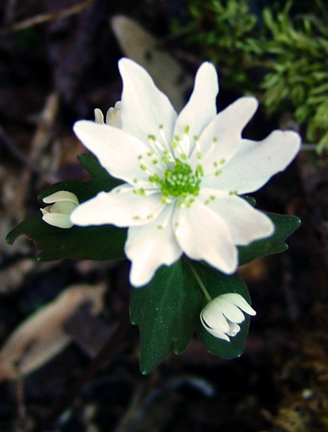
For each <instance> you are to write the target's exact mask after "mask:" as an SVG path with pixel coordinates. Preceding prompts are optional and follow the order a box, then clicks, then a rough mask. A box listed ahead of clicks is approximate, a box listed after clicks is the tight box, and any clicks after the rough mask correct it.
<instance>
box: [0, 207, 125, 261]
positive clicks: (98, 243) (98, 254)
mask: <svg viewBox="0 0 328 432" xmlns="http://www.w3.org/2000/svg"><path fill="white" fill-rule="evenodd" d="M41 216H42V215H41V213H40V214H35V215H34V216H32V217H30V218H29V219H26V220H25V221H23V222H22V223H20V224H19V225H18V226H17V227H16V228H14V229H13V230H12V231H11V232H10V233H9V234H8V236H7V242H8V243H9V244H13V242H14V241H15V240H16V239H17V237H19V236H21V235H26V236H27V237H28V238H29V239H30V240H33V242H34V243H35V244H36V247H37V248H38V249H39V250H41V253H40V255H39V259H40V260H41V261H55V260H60V259H66V258H67V259H77V260H79V259H81V260H100V261H103V260H117V259H124V258H125V255H124V244H125V241H126V229H122V228H116V227H114V226H112V225H103V226H95V227H85V228H81V227H75V226H74V227H72V228H69V229H62V228H57V227H53V226H51V225H49V224H47V223H45V222H44V221H43V220H42V218H41Z"/></svg>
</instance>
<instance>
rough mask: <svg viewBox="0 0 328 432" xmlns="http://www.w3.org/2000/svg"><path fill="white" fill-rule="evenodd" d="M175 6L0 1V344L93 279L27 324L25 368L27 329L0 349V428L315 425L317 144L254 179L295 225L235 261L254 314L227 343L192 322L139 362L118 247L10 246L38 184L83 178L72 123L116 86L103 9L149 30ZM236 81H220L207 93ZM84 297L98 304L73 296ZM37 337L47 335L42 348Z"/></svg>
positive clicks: (325, 419)
mask: <svg viewBox="0 0 328 432" xmlns="http://www.w3.org/2000/svg"><path fill="white" fill-rule="evenodd" d="M55 3H56V5H54V4H55ZM119 3H120V4H119ZM76 5H78V7H76ZM183 7H184V6H183V2H180V1H178V2H176V1H174V0H171V1H158V2H156V1H146V0H143V1H139V2H133V1H129V0H124V1H122V2H108V1H107V2H106V1H105V0H89V1H80V2H79V3H78V2H76V1H72V0H61V1H57V2H51V1H50V0H40V1H30V2H27V1H26V2H23V1H19V0H16V1H15V0H11V1H9V0H8V1H5V2H4V3H3V4H2V5H1V6H0V18H1V22H2V25H1V27H0V187H1V193H0V247H1V249H0V254H1V255H0V341H1V344H4V342H5V341H6V340H7V339H8V337H9V336H10V335H11V334H12V332H13V331H14V330H15V329H16V328H17V327H18V326H19V325H21V324H22V323H24V321H25V320H26V318H27V317H29V316H31V315H33V314H34V313H35V311H37V310H39V309H40V308H42V307H45V305H47V304H48V303H49V302H51V301H52V300H54V299H55V298H56V297H57V296H58V295H59V294H60V293H62V292H63V291H65V290H66V289H67V287H70V286H72V285H74V286H75V287H77V289H78V290H81V292H82V291H83V287H84V288H86V289H90V287H93V286H96V287H95V289H96V290H98V291H97V292H99V296H97V295H95V297H94V298H92V300H90V299H89V297H88V295H89V294H87V300H85V299H84V300H83V298H82V300H81V298H80V297H78V299H77V300H76V299H75V300H76V303H74V302H75V300H74V301H73V300H72V303H70V306H71V308H70V309H69V310H67V311H66V309H65V313H64V318H63V317H62V316H61V317H58V315H56V314H55V315H54V318H53V321H52V322H51V324H50V325H49V324H48V327H44V328H40V327H39V328H38V329H37V330H36V333H33V334H32V336H31V334H30V336H29V337H30V339H28V340H29V343H30V344H32V342H33V340H34V338H36V337H40V340H39V343H38V344H36V345H34V348H33V349H34V350H35V352H34V360H35V361H36V362H37V363H38V364H39V366H38V367H37V368H36V369H33V367H32V366H26V369H24V368H23V369H21V368H20V366H21V365H22V364H24V361H25V362H26V358H25V357H27V356H28V355H29V349H31V347H30V345H29V343H27V344H26V345H24V344H23V348H22V349H21V351H19V349H18V347H17V345H15V347H12V351H10V353H9V354H8V353H7V351H6V353H7V354H6V353H5V355H3V354H1V352H0V380H1V382H0V431H3V432H9V431H19V432H37V431H39V432H41V431H50V430H54V431H55V430H56V431H61V432H64V431H70V432H96V431H99V432H101V431H106V432H110V431H115V432H128V431H131V432H132V431H133V432H138V431H140V432H143V431H147V432H166V431H170V432H178V431H179V432H180V431H192V432H198V431H206V432H211V431H222V432H228V431H229V432H230V431H233V432H319V431H328V289H327V284H328V266H327V264H328V165H327V162H326V159H325V158H324V157H321V158H319V157H318V156H316V155H315V154H314V152H306V151H302V152H301V153H300V154H299V156H298V157H297V159H296V160H295V161H294V162H293V163H292V165H291V166H290V167H289V168H288V169H287V170H286V171H285V172H284V173H281V174H279V175H277V176H276V177H275V178H273V179H272V180H271V181H270V182H269V184H268V185H266V186H265V187H264V188H263V189H262V190H261V191H260V192H258V193H256V194H255V195H254V197H255V198H256V200H257V202H258V206H259V208H262V209H265V210H266V211H272V212H276V213H284V214H290V215H296V216H298V217H300V218H301V220H302V226H301V228H300V229H299V230H298V231H296V233H295V234H293V236H292V237H291V238H290V239H288V241H287V242H288V244H289V250H288V251H286V252H284V253H282V254H278V255H273V256H269V257H266V258H263V259H260V260H256V261H254V262H253V263H251V264H249V265H247V266H244V267H241V268H240V270H239V274H240V276H241V277H242V278H243V279H244V280H245V282H246V284H247V286H248V288H249V291H250V294H251V298H252V304H253V307H254V308H255V310H256V311H257V315H256V317H255V318H252V320H251V327H250V332H249V335H248V337H247V341H246V346H245V351H244V353H243V355H242V356H241V357H240V358H238V359H234V360H229V361H228V360H223V359H221V358H219V357H215V356H212V355H211V354H209V353H208V352H207V351H206V350H205V349H204V348H203V347H202V346H201V345H200V343H199V342H198V340H197V339H196V337H195V338H194V339H193V340H192V342H191V343H190V345H189V346H188V348H187V349H186V351H185V352H184V353H183V354H182V355H180V356H176V355H173V354H172V355H171V356H170V357H169V358H168V359H167V360H166V361H165V362H164V363H163V364H162V365H160V366H159V367H158V368H157V369H156V370H155V371H153V372H152V373H151V374H149V375H147V376H143V375H142V374H141V373H140V371H139V365H138V360H139V333H138V329H137V328H135V327H133V326H132V325H129V326H126V321H124V317H125V316H126V311H127V310H128V302H129V294H130V290H131V287H130V285H129V282H128V271H129V264H128V262H125V261H121V262H89V261H84V262H83V261H81V262H74V261H61V262H47V263H44V262H38V261H37V251H36V250H35V247H34V245H33V243H32V242H30V241H28V240H27V239H26V238H25V237H21V238H19V239H18V240H17V241H16V242H15V243H14V245H13V246H10V245H8V244H6V242H5V237H6V234H7V233H8V232H9V231H10V230H11V229H12V228H13V227H15V226H16V225H17V224H18V223H19V222H21V221H22V220H23V219H24V218H26V217H28V216H31V215H32V214H34V213H35V212H38V211H39V208H40V203H38V201H37V198H36V197H37V195H38V193H39V192H40V191H41V190H42V189H44V188H45V187H47V186H50V185H51V184H53V183H54V182H56V181H60V180H65V179H68V178H76V179H80V180H86V179H87V174H86V173H85V172H84V171H83V168H82V167H81V165H80V164H79V163H78V161H77V159H76V157H77V155H79V154H80V153H83V152H85V149H84V148H83V146H82V145H81V144H80V143H79V141H78V140H77V138H76V137H75V136H74V134H73V132H72V125H73V123H74V121H76V120H78V119H83V118H87V119H92V118H93V109H94V108H96V107H98V108H100V109H102V110H103V111H104V112H106V110H107V109H108V108H109V107H111V106H113V105H114V104H115V102H116V101H117V100H119V99H120V93H121V80H120V77H119V73H118V69H117V61H118V59H119V58H120V57H121V56H123V55H124V53H123V52H122V51H121V49H120V47H119V44H118V42H117V40H116V38H115V36H114V34H113V32H112V30H111V28H110V25H109V20H110V18H111V17H112V16H114V15H117V14H128V15H129V16H132V17H133V18H134V19H136V20H139V22H141V23H142V24H143V25H144V26H145V27H147V28H148V30H149V31H152V32H155V33H156V32H157V35H158V36H162V35H163V34H165V31H166V29H167V28H168V25H169V22H170V20H171V19H172V18H173V17H174V16H175V15H176V14H177V15H179V14H181V13H183ZM54 8H56V10H54ZM40 17H41V18H40ZM36 18H39V21H41V22H42V23H41V24H38V25H36V21H37V20H36ZM17 23H22V26H21V27H19V26H18V25H17ZM136 49H137V47H136ZM177 51H178V49H177ZM180 54H181V53H180ZM185 54H186V55H185V56H184V57H185V59H188V55H187V53H185ZM188 54H190V53H188ZM172 56H176V52H174V49H173V52H172ZM190 58H191V59H192V61H190V62H188V61H185V63H184V67H185V69H186V70H187V71H188V73H189V74H190V75H191V76H192V75H193V74H194V73H195V71H196V69H197V67H198V66H199V64H200V63H201V61H202V60H203V59H199V62H198V63H197V57H195V56H193V57H191V56H190ZM195 59H196V60H195ZM236 96H239V95H231V94H229V93H228V92H225V91H224V89H223V90H222V93H220V99H219V105H220V109H222V108H224V106H226V105H227V104H229V103H230V102H231V101H232V100H233V98H234V97H236ZM281 116H283V113H282V115H281ZM278 127H279V124H278V120H277V119H268V118H266V117H265V116H264V115H263V113H261V111H260V112H259V113H258V114H256V115H255V117H254V119H253V120H252V122H251V124H250V125H249V127H247V129H246V130H245V135H246V136H247V137H249V138H252V139H262V138H264V136H266V135H267V134H268V133H269V132H270V131H271V130H272V129H275V128H278ZM79 292H80V291H79ZM83 292H87V291H83ZM88 292H89V291H88ZM83 295H84V294H83ZM82 297H83V296H82ZM88 299H89V300H90V301H92V302H94V303H92V304H96V305H97V306H95V308H96V309H97V308H98V309H97V311H96V312H97V316H96V313H94V314H93V313H90V310H89V309H90V308H89V309H88V307H85V306H86V303H87V306H88ZM97 302H98V303H97ZM56 317H57V318H56ZM56 320H58V322H57V321H56ZM59 321H60V322H59ZM41 336H42V337H41ZM56 338H58V339H56ZM110 338H111V340H112V345H110V346H109V349H107V351H106V352H105V353H104V352H103V353H102V355H100V354H99V353H101V350H102V347H103V346H104V345H105V344H106V342H107V341H108V339H110ZM50 340H51V341H52V342H53V341H54V340H55V341H57V342H58V343H57V345H56V344H55V349H54V352H53V353H52V354H51V355H48V354H49V352H50V351H51V350H50V351H49V349H48V348H49V346H50V345H49V346H48V345H47V344H48V343H49V344H50ZM51 346H53V345H51ZM15 350H16V351H15ZM17 350H18V351H19V352H17ZM55 352H56V353H57V354H56V355H55ZM6 356H7V357H6ZM10 362H11V363H10ZM25 365H26V363H25ZM30 367H31V371H29V368H30Z"/></svg>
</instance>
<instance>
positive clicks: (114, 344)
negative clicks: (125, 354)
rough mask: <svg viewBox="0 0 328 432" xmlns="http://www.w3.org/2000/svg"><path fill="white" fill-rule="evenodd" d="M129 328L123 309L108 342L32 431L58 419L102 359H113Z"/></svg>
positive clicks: (34, 431)
mask: <svg viewBox="0 0 328 432" xmlns="http://www.w3.org/2000/svg"><path fill="white" fill-rule="evenodd" d="M129 328H130V320H129V315H128V312H127V311H125V312H124V315H123V317H122V319H121V321H120V323H119V324H118V326H117V327H116V329H115V330H114V332H113V334H112V336H111V337H110V338H109V340H108V342H107V343H106V344H105V345H104V347H103V348H102V349H101V350H100V351H99V353H98V354H97V355H96V357H95V358H94V359H93V360H92V361H91V363H90V364H89V366H87V368H86V369H84V370H83V371H82V373H81V374H80V376H79V377H78V378H77V379H76V381H75V383H74V384H73V385H72V387H71V388H69V389H68V390H67V392H66V393H65V394H64V395H63V397H62V398H61V401H60V402H59V404H58V405H57V406H56V407H55V408H54V410H53V411H52V412H51V413H50V414H49V415H48V417H47V418H45V419H44V421H43V422H42V424H41V425H40V426H39V427H36V428H35V429H33V431H32V432H44V431H45V430H48V429H50V427H51V425H52V424H53V423H54V422H55V421H56V420H57V419H58V417H59V416H60V415H61V414H62V413H63V412H64V411H65V410H66V409H67V408H68V407H69V406H71V405H72V402H73V400H74V399H75V397H76V396H77V395H78V393H79V392H80V390H81V389H82V387H83V386H84V384H85V383H86V382H87V381H88V380H90V378H91V377H92V376H93V375H94V373H95V372H96V371H97V370H98V368H99V367H100V366H101V364H102V363H103V361H104V360H109V359H110V360H113V359H114V358H115V357H116V356H117V354H118V353H119V352H120V350H121V347H122V344H120V342H122V339H123V337H124V335H125V334H126V332H127V331H128V329H129Z"/></svg>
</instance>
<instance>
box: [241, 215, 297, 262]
mask: <svg viewBox="0 0 328 432" xmlns="http://www.w3.org/2000/svg"><path fill="white" fill-rule="evenodd" d="M267 215H268V216H269V217H270V218H271V219H272V221H273V223H274V224H275V226H276V230H275V232H274V234H273V235H272V236H271V237H269V238H267V239H264V240H259V241H256V242H254V243H251V244H250V245H249V246H239V247H238V249H239V265H243V264H247V263H248V262H250V261H253V260H254V259H256V258H259V257H261V256H266V255H271V254H275V253H279V252H284V251H285V250H286V249H288V245H287V244H286V243H285V242H284V241H285V240H286V239H287V238H288V237H289V236H290V235H291V234H293V232H294V231H296V230H297V229H298V228H299V227H300V225H301V221H300V219H299V218H298V217H296V216H287V215H280V214H275V213H267Z"/></svg>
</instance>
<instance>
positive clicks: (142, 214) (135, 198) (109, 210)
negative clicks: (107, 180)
mask: <svg viewBox="0 0 328 432" xmlns="http://www.w3.org/2000/svg"><path fill="white" fill-rule="evenodd" d="M163 206H164V205H163V204H162V203H161V194H159V193H153V194H151V195H148V196H142V195H137V194H135V193H134V192H133V188H132V187H131V186H129V185H126V184H125V185H122V186H118V187H117V188H115V189H113V190H112V191H110V192H100V193H99V194H98V195H97V196H95V197H94V198H92V199H90V200H89V201H86V202H84V203H82V204H80V205H79V206H78V207H76V209H75V210H74V211H73V212H72V213H71V221H72V223H74V224H75V225H80V226H88V225H105V224H113V225H116V226H118V227H127V226H136V225H143V224H147V223H149V222H150V221H151V220H152V219H155V218H156V217H157V215H158V214H159V213H160V212H161V211H162V209H163Z"/></svg>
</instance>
